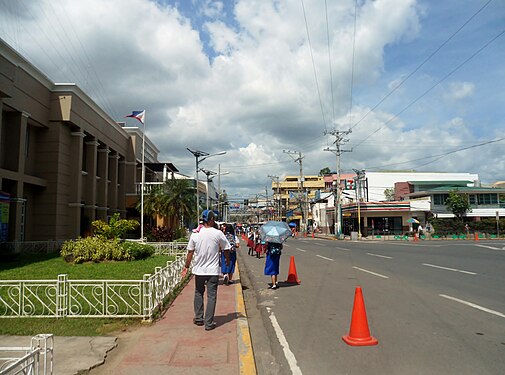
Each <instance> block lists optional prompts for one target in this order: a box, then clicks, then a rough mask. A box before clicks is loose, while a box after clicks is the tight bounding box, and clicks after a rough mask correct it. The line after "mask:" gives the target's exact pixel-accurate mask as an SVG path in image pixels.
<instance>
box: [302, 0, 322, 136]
mask: <svg viewBox="0 0 505 375" xmlns="http://www.w3.org/2000/svg"><path fill="white" fill-rule="evenodd" d="M300 1H301V3H302V10H303V19H304V20H305V30H306V31H307V41H308V43H309V50H310V57H311V59H312V67H313V68H314V79H315V81H316V88H317V95H318V97H319V105H320V107H321V115H322V116H323V124H324V128H325V129H326V119H325V117H324V109H323V102H322V100H321V91H320V90H319V82H318V80H317V72H316V64H315V62H314V54H313V53H312V43H311V42H310V34H309V25H308V23H307V15H306V14H305V6H304V5H303V0H300Z"/></svg>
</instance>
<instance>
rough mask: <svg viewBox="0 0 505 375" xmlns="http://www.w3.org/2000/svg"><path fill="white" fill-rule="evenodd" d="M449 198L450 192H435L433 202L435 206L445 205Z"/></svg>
mask: <svg viewBox="0 0 505 375" xmlns="http://www.w3.org/2000/svg"><path fill="white" fill-rule="evenodd" d="M447 198H449V194H434V195H433V204H434V205H435V206H444V205H445V201H446V200H447Z"/></svg>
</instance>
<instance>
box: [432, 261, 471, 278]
mask: <svg viewBox="0 0 505 375" xmlns="http://www.w3.org/2000/svg"><path fill="white" fill-rule="evenodd" d="M423 266H428V267H433V268H440V269H441V270H447V271H454V272H461V273H466V274H468V275H477V274H476V273H475V272H470V271H463V270H458V269H456V268H449V267H442V266H436V265H434V264H429V263H423Z"/></svg>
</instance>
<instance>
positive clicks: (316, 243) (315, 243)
mask: <svg viewBox="0 0 505 375" xmlns="http://www.w3.org/2000/svg"><path fill="white" fill-rule="evenodd" d="M314 245H318V246H324V245H323V244H322V243H319V242H314Z"/></svg>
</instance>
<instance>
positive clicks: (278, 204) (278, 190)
mask: <svg viewBox="0 0 505 375" xmlns="http://www.w3.org/2000/svg"><path fill="white" fill-rule="evenodd" d="M268 177H270V178H271V179H272V181H273V180H275V183H276V186H277V199H278V203H277V209H278V211H277V220H278V221H281V220H282V214H281V193H280V187H279V176H272V175H268ZM274 202H275V199H274ZM274 206H275V204H274Z"/></svg>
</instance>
